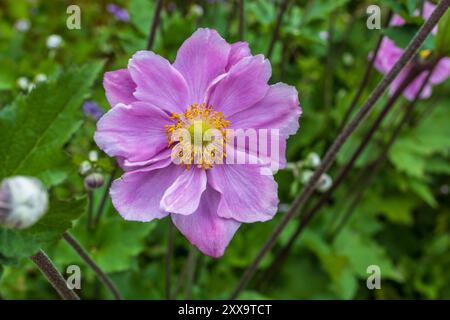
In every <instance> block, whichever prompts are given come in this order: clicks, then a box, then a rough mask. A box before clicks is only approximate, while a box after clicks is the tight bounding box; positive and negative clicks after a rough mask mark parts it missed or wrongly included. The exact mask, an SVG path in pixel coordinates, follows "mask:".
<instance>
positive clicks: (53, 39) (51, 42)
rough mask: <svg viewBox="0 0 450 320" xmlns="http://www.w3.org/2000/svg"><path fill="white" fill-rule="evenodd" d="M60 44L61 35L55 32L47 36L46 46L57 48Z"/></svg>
mask: <svg viewBox="0 0 450 320" xmlns="http://www.w3.org/2000/svg"><path fill="white" fill-rule="evenodd" d="M61 45H62V37H61V36H60V35H57V34H52V35H51V36H49V37H48V38H47V48H49V49H58V48H59V47H61Z"/></svg>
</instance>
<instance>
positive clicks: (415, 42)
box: [230, 0, 450, 299]
mask: <svg viewBox="0 0 450 320" xmlns="http://www.w3.org/2000/svg"><path fill="white" fill-rule="evenodd" d="M449 4H450V0H442V1H441V2H440V3H439V4H438V5H437V7H436V9H435V10H434V12H433V13H432V15H431V16H430V18H429V19H428V20H427V21H426V22H425V23H424V24H423V26H422V27H421V28H420V30H419V31H418V33H417V34H416V35H415V36H414V38H413V39H412V40H411V42H410V43H409V45H408V47H407V48H406V50H405V51H404V52H403V54H402V56H401V57H400V59H398V61H397V62H396V63H395V65H394V67H393V68H392V69H391V71H390V72H389V73H388V74H387V75H386V76H385V77H384V78H383V79H382V80H381V81H380V83H379V84H378V85H377V87H376V88H375V89H374V90H373V92H372V94H371V95H370V96H369V98H368V99H367V101H366V102H365V103H364V105H363V106H362V107H361V109H360V110H359V111H358V113H357V114H356V115H355V117H354V118H353V119H352V120H351V122H350V123H349V125H348V126H347V127H346V128H344V130H343V131H342V132H341V133H340V134H339V136H338V137H337V138H336V140H335V142H334V143H333V144H332V146H331V147H330V148H329V149H328V151H327V153H326V154H325V157H324V158H323V161H322V163H321V165H320V167H319V168H318V169H317V170H316V172H315V173H314V175H313V176H312V177H311V179H310V181H309V183H308V184H307V185H306V186H305V188H304V189H303V191H302V192H301V193H300V195H299V196H298V197H297V198H296V199H295V200H294V202H293V203H292V206H291V208H290V209H289V211H288V212H287V213H286V214H285V215H284V216H283V217H282V219H281V220H280V222H279V224H278V225H277V226H276V227H275V230H274V231H273V233H272V234H271V236H270V237H269V239H268V240H267V241H266V243H265V244H264V245H263V247H262V248H261V250H260V251H259V253H258V254H257V256H256V257H255V259H254V260H253V262H252V263H251V264H250V266H249V267H248V268H247V269H246V271H245V272H244V274H243V276H242V277H241V279H240V281H239V283H238V285H237V286H236V288H235V290H234V291H233V293H232V294H231V297H230V298H231V299H235V298H237V297H238V295H239V293H240V292H241V291H242V290H243V289H244V288H245V286H246V285H247V283H248V281H249V280H250V279H251V278H252V276H253V274H254V273H255V271H256V270H257V268H258V266H259V264H260V262H261V260H262V259H263V258H264V256H265V255H266V254H267V252H268V251H269V250H271V249H272V247H273V246H274V244H275V243H276V241H277V239H278V237H279V236H280V234H281V233H282V231H283V230H284V228H285V227H286V225H287V224H288V223H289V221H290V220H291V218H292V217H293V216H294V215H295V214H296V212H297V211H298V210H300V209H301V208H302V206H303V204H304V203H305V201H307V200H308V199H309V198H310V197H311V195H312V194H313V192H314V190H315V186H316V185H317V182H318V180H319V178H320V176H321V175H322V174H323V173H325V172H326V171H327V170H328V169H329V168H330V167H331V165H332V164H333V163H334V160H335V158H336V155H337V153H338V151H339V150H340V149H341V147H342V146H343V144H344V143H345V142H346V141H347V139H348V137H349V136H350V135H351V134H352V133H353V131H354V130H355V129H356V128H357V127H358V126H359V124H360V123H361V122H362V120H363V119H364V118H365V117H366V115H367V114H368V113H369V112H370V111H371V110H372V108H373V106H374V105H375V103H376V102H377V101H378V100H379V99H380V97H381V96H382V95H383V93H384V91H385V90H386V89H387V87H388V86H389V85H390V84H391V83H392V81H393V80H394V79H395V78H396V77H397V75H398V74H399V73H400V71H401V70H402V69H403V67H404V66H405V65H406V64H407V63H408V62H409V61H410V60H411V59H412V57H413V56H414V54H415V53H416V51H417V50H418V49H419V47H420V46H421V45H422V44H423V42H424V41H425V39H426V37H427V36H428V35H429V34H430V33H431V31H432V29H433V28H434V26H435V25H436V24H437V22H438V21H439V19H440V18H441V17H442V15H443V14H444V13H445V11H446V10H447V8H448V6H449Z"/></svg>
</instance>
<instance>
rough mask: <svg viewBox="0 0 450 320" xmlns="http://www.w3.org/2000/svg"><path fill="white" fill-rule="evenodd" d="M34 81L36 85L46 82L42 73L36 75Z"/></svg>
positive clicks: (45, 77)
mask: <svg viewBox="0 0 450 320" xmlns="http://www.w3.org/2000/svg"><path fill="white" fill-rule="evenodd" d="M34 81H35V82H36V83H41V82H45V81H47V76H46V75H45V74H43V73H39V74H37V75H36V77H35V78H34Z"/></svg>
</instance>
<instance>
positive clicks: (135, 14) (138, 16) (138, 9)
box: [129, 0, 155, 35]
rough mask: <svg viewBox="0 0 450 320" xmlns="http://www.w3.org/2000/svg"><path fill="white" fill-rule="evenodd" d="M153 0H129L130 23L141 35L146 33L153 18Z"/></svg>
mask: <svg viewBox="0 0 450 320" xmlns="http://www.w3.org/2000/svg"><path fill="white" fill-rule="evenodd" d="M154 6H155V1H152V0H131V2H130V8H129V9H130V18H131V23H132V24H133V25H134V26H135V27H136V28H137V29H138V30H139V32H140V33H142V34H143V35H147V34H148V32H149V30H150V24H151V22H152V19H153V12H154Z"/></svg>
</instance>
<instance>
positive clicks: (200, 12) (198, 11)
mask: <svg viewBox="0 0 450 320" xmlns="http://www.w3.org/2000/svg"><path fill="white" fill-rule="evenodd" d="M190 11H191V13H192V14H193V15H194V16H197V17H201V16H202V15H203V12H204V11H203V8H202V7H201V6H199V5H198V4H193V5H192V6H191V10H190Z"/></svg>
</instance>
